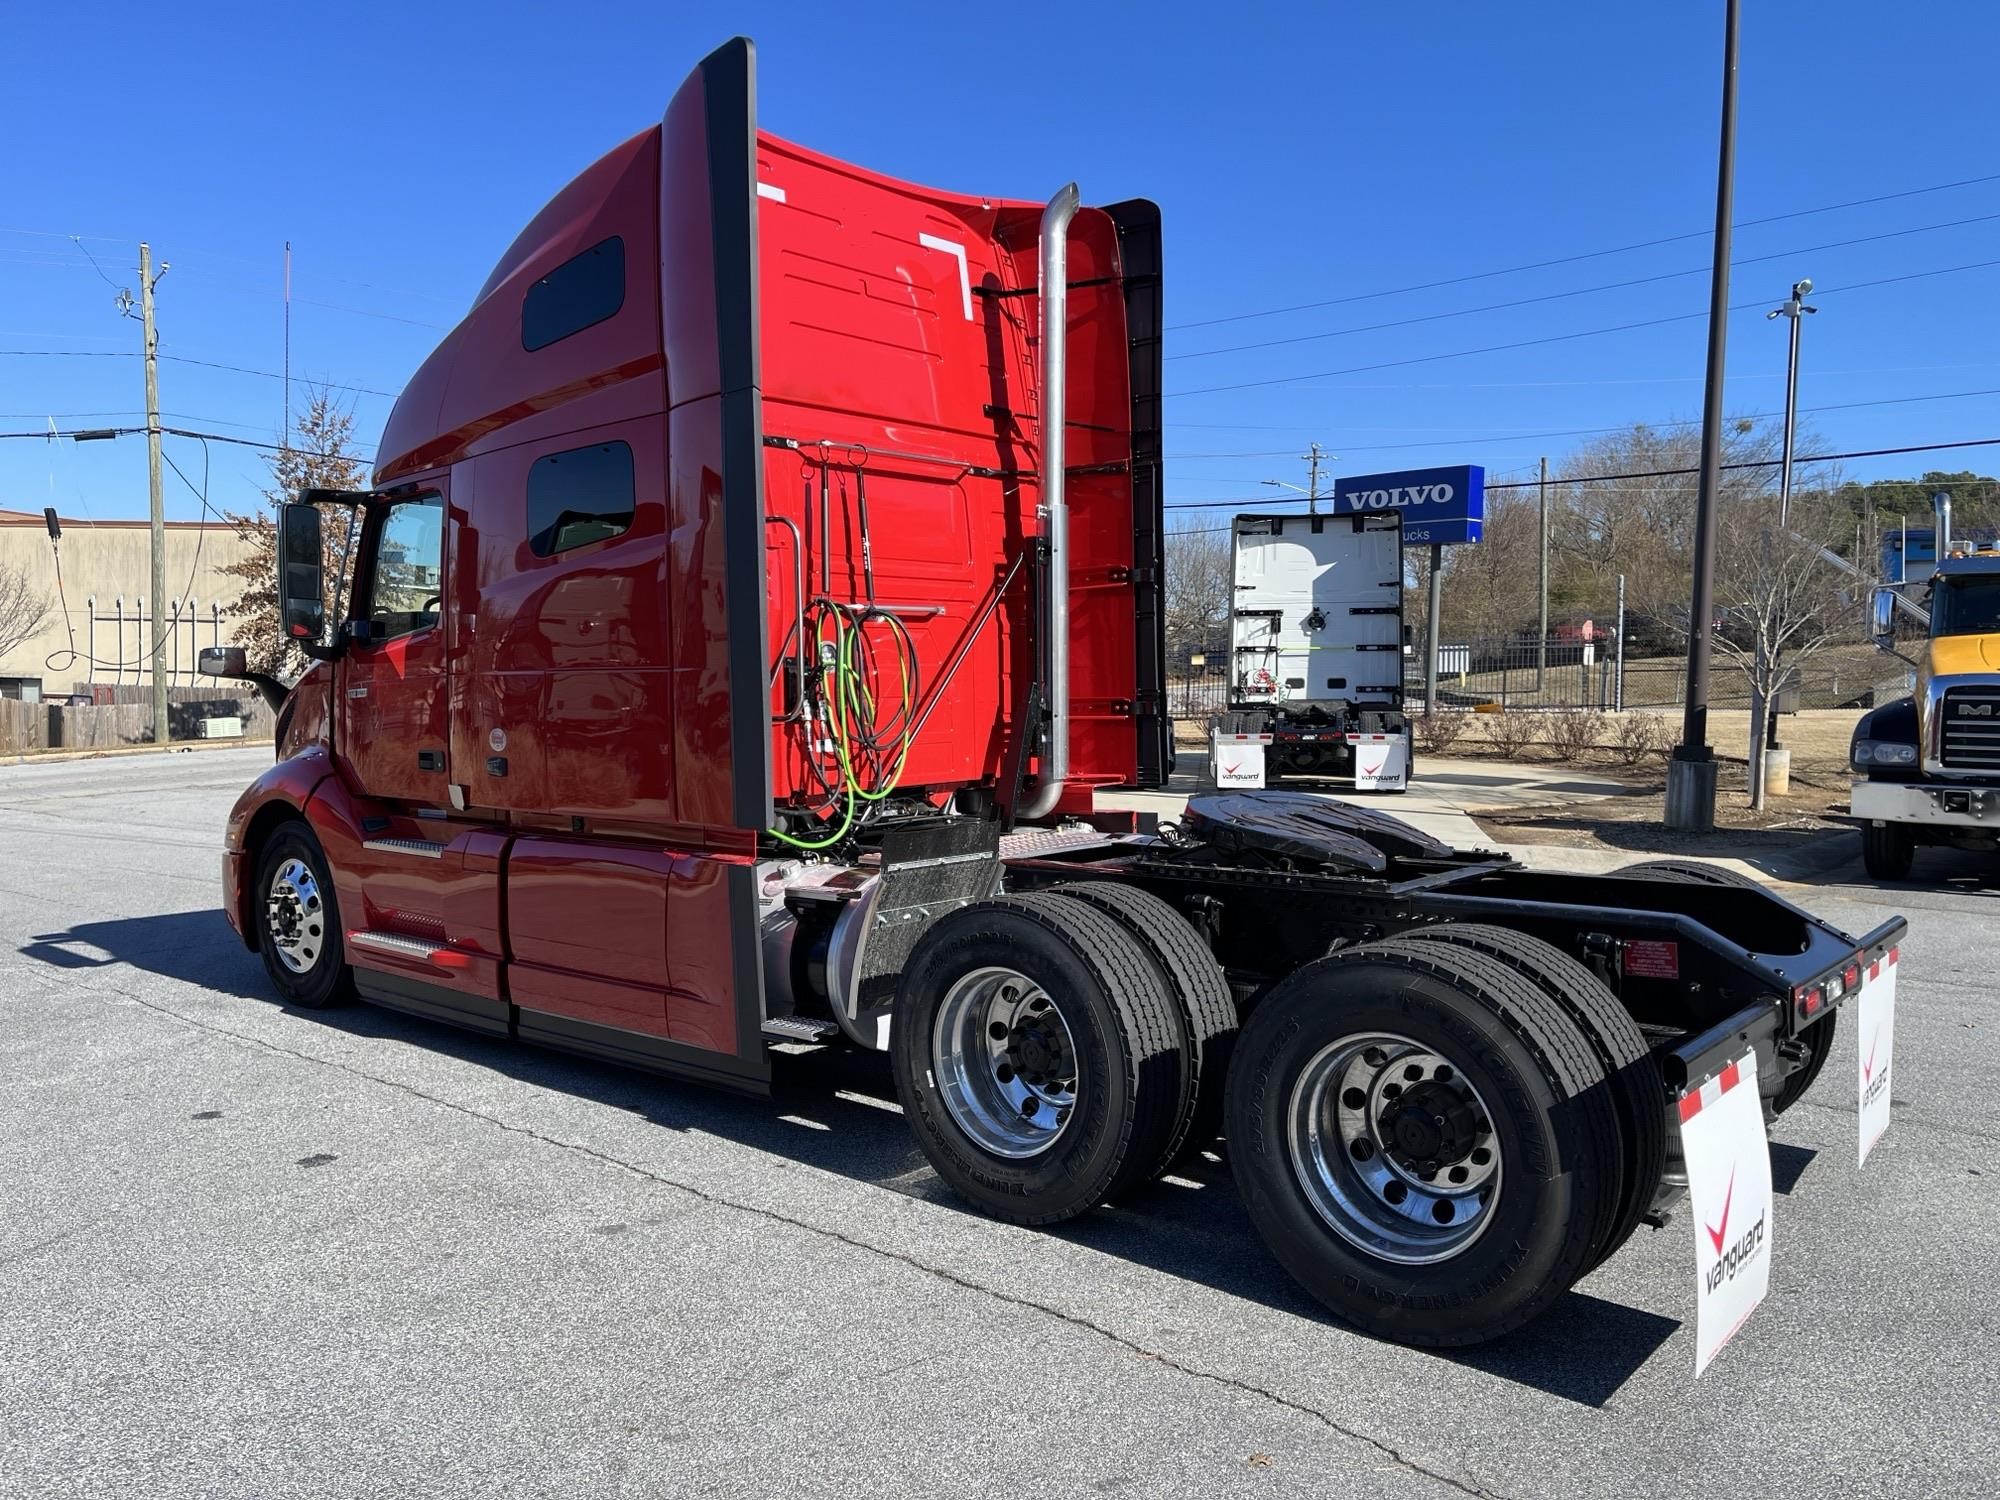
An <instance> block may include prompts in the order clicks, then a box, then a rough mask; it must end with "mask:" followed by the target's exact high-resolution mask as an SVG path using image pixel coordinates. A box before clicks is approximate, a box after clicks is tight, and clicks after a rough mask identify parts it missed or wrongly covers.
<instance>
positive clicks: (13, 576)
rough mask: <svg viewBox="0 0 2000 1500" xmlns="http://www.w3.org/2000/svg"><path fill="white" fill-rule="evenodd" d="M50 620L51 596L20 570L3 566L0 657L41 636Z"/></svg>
mask: <svg viewBox="0 0 2000 1500" xmlns="http://www.w3.org/2000/svg"><path fill="white" fill-rule="evenodd" d="M48 621H49V596H48V595H47V594H45V593H43V592H42V591H41V590H39V589H37V588H36V587H35V586H34V585H33V584H32V583H30V582H29V581H28V575H27V573H26V572H24V571H23V570H22V569H20V568H13V567H9V566H8V565H7V564H5V563H0V656H5V655H6V654H7V653H8V652H9V651H12V650H13V649H14V648H15V647H16V646H18V645H20V644H21V642H23V641H25V640H30V639H32V638H33V637H34V636H35V635H37V634H39V633H40V631H41V629H42V627H43V626H44V625H46V624H48Z"/></svg>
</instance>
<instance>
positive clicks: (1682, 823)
mask: <svg viewBox="0 0 2000 1500" xmlns="http://www.w3.org/2000/svg"><path fill="white" fill-rule="evenodd" d="M1738 8H1739V7H1738V0H1725V13H1724V20H1723V40H1722V129H1721V144H1720V146H1719V147H1718V149H1717V152H1716V169H1715V264H1714V268H1713V270H1712V271H1711V272H1710V277H1709V287H1708V372H1707V390H1706V393H1705V396H1704V399H1703V402H1702V413H1701V484H1700V488H1699V489H1698V490H1697V491H1696V492H1695V506H1694V590H1693V596H1692V597H1691V598H1690V599H1689V601H1688V668H1687V709H1686V713H1685V715H1684V717H1683V718H1682V721H1681V742H1680V744H1678V745H1676V746H1675V747H1674V755H1673V759H1672V760H1671V761H1669V762H1668V763H1667V806H1666V814H1667V817H1666V822H1667V826H1668V827H1669V828H1679V829H1683V830H1686V831H1690V832H1696V833H1705V832H1707V831H1708V830H1709V829H1711V828H1713V827H1714V826H1715V773H1716V765H1715V752H1714V751H1713V750H1711V749H1710V748H1709V745H1708V642H1709V635H1710V628H1709V627H1710V626H1711V624H1712V623H1713V619H1714V615H1715V503H1716V491H1717V490H1718V489H1719V488H1721V484H1722V379H1723V367H1724V364H1725V359H1724V355H1725V353H1726V349H1727V343H1728V333H1729V221H1730V213H1731V204H1732V200H1733V199H1734V197H1735V189H1736V37H1737V12H1738Z"/></svg>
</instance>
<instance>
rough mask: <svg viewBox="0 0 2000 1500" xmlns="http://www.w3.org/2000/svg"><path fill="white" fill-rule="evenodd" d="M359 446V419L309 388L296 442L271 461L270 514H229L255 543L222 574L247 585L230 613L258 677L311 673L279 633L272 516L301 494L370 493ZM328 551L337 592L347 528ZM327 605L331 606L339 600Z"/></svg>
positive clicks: (331, 533)
mask: <svg viewBox="0 0 2000 1500" xmlns="http://www.w3.org/2000/svg"><path fill="white" fill-rule="evenodd" d="M353 443H354V413H353V412H352V411H350V410H348V409H347V408H345V407H343V406H341V405H340V403H339V402H337V401H336V400H335V399H334V397H333V393H332V392H331V391H329V390H327V389H325V388H323V387H312V388H310V389H309V390H308V391H307V396H306V405H305V410H304V411H302V412H300V414H299V416H298V420H297V424H296V431H295V432H294V433H293V435H292V441H289V442H287V443H286V444H285V446H284V447H282V448H280V449H279V450H278V452H277V453H276V454H275V455H274V456H273V457H272V458H271V460H270V464H271V483H270V485H269V486H268V487H267V488H266V489H265V491H264V499H265V502H266V504H267V506H268V507H269V509H267V510H262V511H258V512H255V513H250V514H239V513H237V512H233V511H229V512H225V513H224V514H225V516H226V518H227V519H228V521H229V523H230V524H231V525H232V526H234V527H235V528H236V534H237V535H238V536H239V537H241V538H242V539H243V540H244V541H245V542H246V543H248V544H249V550H248V551H247V552H246V553H245V554H244V555H243V557H242V558H241V559H240V560H239V561H237V562H233V563H231V564H229V565H228V566H227V567H225V568H224V569H223V570H222V571H223V572H224V573H225V574H228V575H229V576H231V577H234V578H240V579H242V580H243V581H244V588H243V592H242V594H241V595H240V596H239V597H238V598H237V600H236V602H235V603H234V604H232V605H230V606H229V607H228V608H227V609H225V610H224V611H223V613H224V614H226V615H228V616H229V618H230V619H232V620H236V621H238V622H240V623H239V624H238V625H237V627H236V638H237V640H238V641H240V642H241V643H242V645H243V647H244V651H245V654H246V655H247V656H248V658H249V663H250V667H251V669H252V670H254V671H259V672H268V673H270V674H271V675H272V676H275V677H279V678H281V679H284V680H287V681H289V680H290V679H292V678H294V677H296V676H298V674H299V673H300V672H301V671H303V670H304V669H305V664H306V659H305V656H304V654H303V653H302V652H301V651H300V650H299V648H298V647H297V646H296V645H295V644H293V643H292V642H291V641H289V640H287V639H285V637H284V636H283V635H282V634H280V632H279V630H278V530H277V525H276V523H275V521H274V520H273V516H274V515H275V513H276V510H277V507H278V506H280V505H283V504H284V503H285V502H286V501H288V500H290V499H292V498H294V497H295V496H296V495H297V494H298V492H299V491H300V490H305V489H328V490H355V489H365V488H366V487H367V483H368V468H367V464H366V462H365V460H363V459H362V457H361V456H360V454H358V453H356V452H355V451H354V446H353ZM321 545H322V546H323V548H324V549H325V563H326V579H327V585H328V588H329V590H330V591H332V592H337V591H338V590H339V588H340V587H341V583H342V571H343V569H344V568H345V567H346V566H347V565H348V564H349V563H350V562H351V561H352V559H351V558H350V557H349V555H348V553H349V547H348V535H347V528H346V527H345V526H341V525H329V526H327V527H326V528H325V529H324V531H323V532H322V542H321ZM327 602H328V604H329V605H331V603H332V599H331V598H329V599H328V601H327Z"/></svg>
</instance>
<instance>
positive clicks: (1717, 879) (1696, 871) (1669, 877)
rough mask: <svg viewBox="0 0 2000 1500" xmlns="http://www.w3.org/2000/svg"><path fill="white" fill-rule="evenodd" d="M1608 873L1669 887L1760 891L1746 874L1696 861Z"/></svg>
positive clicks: (1659, 861) (1652, 862)
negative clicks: (1731, 887)
mask: <svg viewBox="0 0 2000 1500" xmlns="http://www.w3.org/2000/svg"><path fill="white" fill-rule="evenodd" d="M1611 873H1612V874H1613V875H1617V876H1619V877H1621V878H1623V879H1626V880H1659V881H1664V882H1666V883H1668V884H1670V885H1728V886H1735V887H1736V888H1737V889H1738V890H1748V891H1761V890H1763V889H1764V887H1763V886H1762V885H1761V884H1760V883H1758V882H1757V881H1755V880H1752V879H1751V878H1750V877H1749V876H1748V875H1742V874H1739V873H1737V872H1736V871H1735V870H1725V869H1723V868H1722V867H1721V866H1720V865H1708V864H1703V863H1702V862H1701V861H1700V860H1698V859H1649V860H1647V861H1646V862H1645V863H1644V864H1637V865H1627V866H1625V868H1624V869H1622V870H1613V871H1612V872H1611Z"/></svg>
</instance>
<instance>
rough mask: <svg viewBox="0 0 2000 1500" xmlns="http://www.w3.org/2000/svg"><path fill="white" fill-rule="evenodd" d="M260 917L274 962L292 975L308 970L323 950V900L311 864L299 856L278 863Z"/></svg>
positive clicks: (316, 961) (324, 940) (324, 912)
mask: <svg viewBox="0 0 2000 1500" xmlns="http://www.w3.org/2000/svg"><path fill="white" fill-rule="evenodd" d="M264 920H265V927H266V929H267V930H268V931H269V932H270V934H271V946H272V947H273V948H274V949H275V950H276V951H277V954H278V962H280V963H282V964H283V965H284V966H285V967H286V968H287V969H290V970H291V971H292V972H293V973H294V974H305V973H308V972H310V971H311V969H312V967H313V965H314V964H316V963H318V962H319V956H320V954H322V953H323V952H325V951H326V902H325V900H324V899H323V898H322V897H321V895H320V889H319V877H318V876H316V875H314V874H313V872H312V866H310V865H308V864H307V863H306V862H305V861H304V860H302V859H288V860H286V861H285V862H284V863H283V864H281V865H279V866H278V869H277V873H276V874H274V875H272V877H271V889H270V890H269V891H267V892H266V893H265V897H264Z"/></svg>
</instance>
